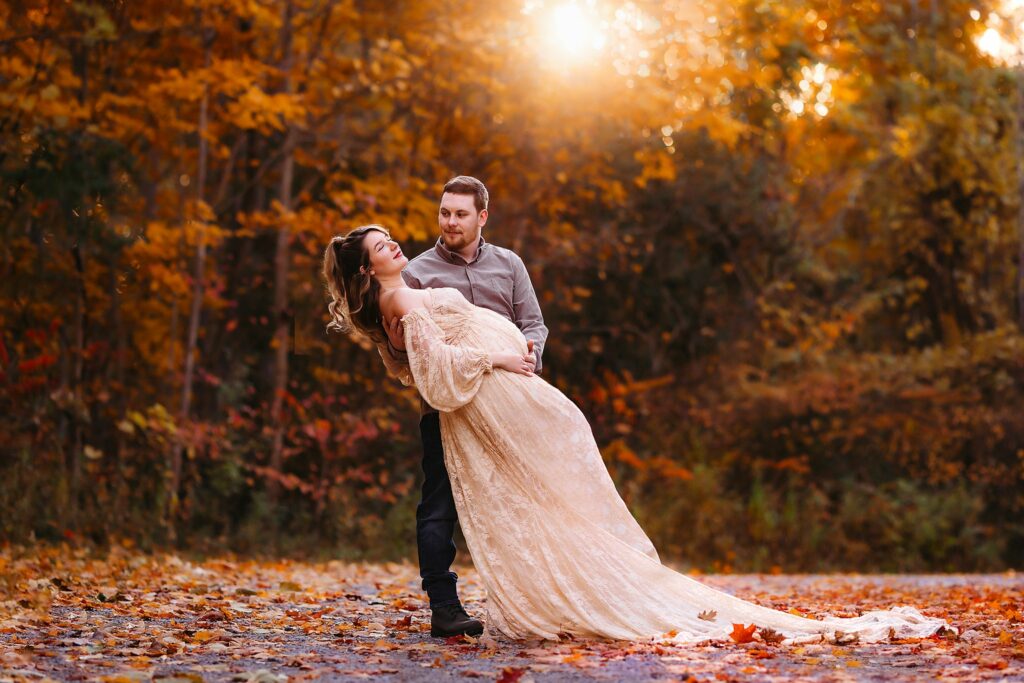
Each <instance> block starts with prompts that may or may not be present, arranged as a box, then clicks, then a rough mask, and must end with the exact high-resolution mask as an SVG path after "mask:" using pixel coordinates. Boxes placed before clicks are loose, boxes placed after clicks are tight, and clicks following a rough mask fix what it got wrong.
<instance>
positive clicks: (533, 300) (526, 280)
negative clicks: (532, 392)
mask: <svg viewBox="0 0 1024 683" xmlns="http://www.w3.org/2000/svg"><path fill="white" fill-rule="evenodd" d="M512 274H513V276H514V279H513V283H512V310H513V313H514V314H515V319H514V320H513V322H514V323H515V324H516V327H518V328H519V330H520V331H521V332H522V333H523V336H524V337H526V338H527V339H529V340H531V341H532V342H533V353H534V355H535V356H536V357H537V368H536V371H537V372H540V370H541V367H542V365H543V363H542V362H541V357H542V355H543V353H544V342H546V341H547V339H548V328H547V326H545V325H544V316H543V315H542V314H541V312H540V303H539V302H538V301H537V293H536V292H535V291H534V290H533V283H532V282H531V281H530V273H529V272H528V271H527V270H526V264H524V263H523V259H521V258H520V257H519V255H518V254H514V253H513V254H512Z"/></svg>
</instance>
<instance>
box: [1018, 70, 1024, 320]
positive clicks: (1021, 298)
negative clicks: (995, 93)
mask: <svg viewBox="0 0 1024 683" xmlns="http://www.w3.org/2000/svg"><path fill="white" fill-rule="evenodd" d="M1022 80H1024V69H1018V73H1017V187H1018V188H1019V191H1018V192H1017V325H1018V326H1019V327H1020V329H1022V330H1024V159H1022V158H1021V156H1022V154H1024V139H1022V137H1024V92H1021V89H1022V88H1024V83H1022V82H1021V81H1022Z"/></svg>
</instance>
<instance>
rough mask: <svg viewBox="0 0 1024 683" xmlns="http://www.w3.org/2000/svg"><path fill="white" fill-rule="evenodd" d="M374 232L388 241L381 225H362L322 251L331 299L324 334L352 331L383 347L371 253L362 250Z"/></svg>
mask: <svg viewBox="0 0 1024 683" xmlns="http://www.w3.org/2000/svg"><path fill="white" fill-rule="evenodd" d="M374 231H376V232H379V233H382V234H384V235H385V236H387V237H391V234H390V233H389V232H388V231H387V228H385V227H383V226H381V225H364V226H361V227H358V228H356V229H355V230H353V231H352V232H350V233H348V234H347V235H344V236H341V235H338V236H336V237H334V238H333V239H332V240H331V242H330V244H328V245H327V249H326V250H325V251H324V279H325V280H326V281H327V291H328V292H330V295H331V302H330V303H329V304H327V310H328V311H330V314H331V321H330V322H329V323H327V330H328V331H329V332H330V331H332V330H333V331H336V332H349V331H351V330H352V328H355V329H357V330H359V331H360V332H362V333H363V334H365V335H366V336H367V337H369V338H370V339H372V340H373V341H374V342H376V343H378V344H383V343H385V341H386V339H387V336H386V333H385V331H384V326H383V324H382V323H381V315H380V292H381V287H380V283H379V282H377V280H376V278H374V277H373V276H372V275H370V253H369V252H368V251H367V250H366V249H364V248H363V241H364V240H365V239H366V236H367V235H369V234H370V233H371V232H374Z"/></svg>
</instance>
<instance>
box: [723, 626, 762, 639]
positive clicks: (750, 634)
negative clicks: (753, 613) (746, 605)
mask: <svg viewBox="0 0 1024 683" xmlns="http://www.w3.org/2000/svg"><path fill="white" fill-rule="evenodd" d="M756 630H757V626H755V625H754V624H751V625H750V626H744V625H743V624H733V625H732V633H730V634H729V637H730V638H732V639H733V640H734V641H736V642H737V643H749V642H752V641H753V640H754V631H756Z"/></svg>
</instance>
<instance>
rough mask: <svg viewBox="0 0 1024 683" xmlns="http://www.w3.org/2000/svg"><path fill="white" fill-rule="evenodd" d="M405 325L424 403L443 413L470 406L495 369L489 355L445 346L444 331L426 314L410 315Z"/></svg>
mask: <svg viewBox="0 0 1024 683" xmlns="http://www.w3.org/2000/svg"><path fill="white" fill-rule="evenodd" d="M402 324H403V326H404V328H405V349H406V351H407V352H408V353H409V369H410V370H411V372H412V376H413V378H414V379H415V381H416V388H418V389H419V390H420V395H421V396H423V399H424V400H425V401H426V402H427V403H429V404H430V405H431V406H432V407H433V408H435V409H436V410H440V411H442V412H451V411H453V410H457V409H459V408H461V407H462V406H464V405H466V404H467V403H469V402H470V401H471V400H472V399H473V397H474V396H476V392H477V391H478V390H479V389H480V383H481V382H482V381H483V377H484V375H485V374H487V373H489V372H490V371H491V369H492V368H491V358H490V354H488V353H487V352H486V351H482V350H480V349H473V348H465V347H461V346H452V345H451V344H446V343H445V340H444V333H443V332H442V331H441V328H440V327H438V325H437V323H436V322H434V321H433V320H432V319H431V318H430V315H429V314H428V313H427V312H426V311H423V310H415V311H413V312H411V313H409V314H408V315H406V316H405V318H403V319H402Z"/></svg>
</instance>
